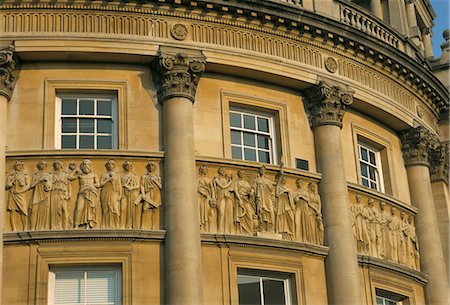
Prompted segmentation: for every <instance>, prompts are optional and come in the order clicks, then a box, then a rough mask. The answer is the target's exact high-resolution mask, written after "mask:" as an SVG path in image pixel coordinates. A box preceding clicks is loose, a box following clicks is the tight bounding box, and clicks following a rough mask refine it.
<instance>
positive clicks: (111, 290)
mask: <svg viewBox="0 0 450 305" xmlns="http://www.w3.org/2000/svg"><path fill="white" fill-rule="evenodd" d="M86 286H87V287H86V302H88V303H98V304H116V303H115V299H116V295H115V294H116V290H117V288H116V276H115V272H114V271H91V272H88V275H87V285H86Z"/></svg>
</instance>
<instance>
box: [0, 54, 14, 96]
mask: <svg viewBox="0 0 450 305" xmlns="http://www.w3.org/2000/svg"><path fill="white" fill-rule="evenodd" d="M17 65H18V59H17V56H16V55H15V52H14V46H9V47H7V48H3V49H0V95H3V96H5V97H6V98H7V99H8V100H9V99H10V98H11V94H12V91H13V89H14V85H15V80H16V75H15V70H16V67H17Z"/></svg>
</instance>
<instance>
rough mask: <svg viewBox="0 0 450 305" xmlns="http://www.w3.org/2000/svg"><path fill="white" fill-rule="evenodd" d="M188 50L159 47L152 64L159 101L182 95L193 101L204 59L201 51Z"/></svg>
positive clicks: (203, 66)
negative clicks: (157, 55) (156, 56)
mask: <svg viewBox="0 0 450 305" xmlns="http://www.w3.org/2000/svg"><path fill="white" fill-rule="evenodd" d="M187 52H190V53H191V51H189V50H181V49H168V48H167V49H166V48H165V49H160V51H159V57H158V58H157V59H156V60H155V62H154V64H153V75H154V80H155V84H156V86H157V88H158V100H159V102H160V103H163V102H164V101H166V100H168V99H170V98H174V97H183V98H187V99H189V100H191V101H192V102H194V101H195V93H196V90H197V85H198V81H199V77H200V75H201V74H202V73H203V71H204V70H205V65H206V60H205V57H204V56H203V55H202V54H201V53H196V54H189V53H187Z"/></svg>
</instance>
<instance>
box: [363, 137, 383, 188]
mask: <svg viewBox="0 0 450 305" xmlns="http://www.w3.org/2000/svg"><path fill="white" fill-rule="evenodd" d="M358 155H359V169H360V174H361V177H360V179H361V180H360V182H361V184H362V185H364V186H366V187H369V188H371V189H374V190H377V191H379V192H383V191H384V185H383V171H382V169H381V157H380V151H379V150H377V149H376V148H374V147H371V146H370V145H367V144H366V143H364V142H358Z"/></svg>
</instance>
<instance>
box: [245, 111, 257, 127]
mask: <svg viewBox="0 0 450 305" xmlns="http://www.w3.org/2000/svg"><path fill="white" fill-rule="evenodd" d="M244 128H246V129H252V130H256V123H255V117H254V116H250V115H245V114H244Z"/></svg>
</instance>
